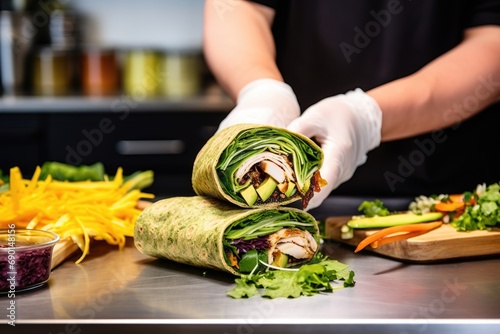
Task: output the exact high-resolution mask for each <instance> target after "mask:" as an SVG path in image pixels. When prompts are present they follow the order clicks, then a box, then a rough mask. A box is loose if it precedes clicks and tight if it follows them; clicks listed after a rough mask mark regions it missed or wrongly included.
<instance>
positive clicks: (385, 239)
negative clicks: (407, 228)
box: [370, 231, 428, 248]
mask: <svg viewBox="0 0 500 334" xmlns="http://www.w3.org/2000/svg"><path fill="white" fill-rule="evenodd" d="M427 232H428V231H415V232H407V233H402V234H397V235H394V236H390V237H383V238H381V239H378V240H376V241H374V242H372V243H371V244H370V246H371V248H377V247H380V246H383V245H385V244H388V243H391V242H395V241H399V240H405V239H410V238H413V237H417V236H419V235H421V234H424V233H427Z"/></svg>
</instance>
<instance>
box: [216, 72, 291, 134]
mask: <svg viewBox="0 0 500 334" xmlns="http://www.w3.org/2000/svg"><path fill="white" fill-rule="evenodd" d="M299 115H300V106H299V103H298V102H297V98H296V97H295V93H294V92H293V90H292V88H291V87H290V86H289V85H287V84H286V83H284V82H281V81H277V80H274V79H258V80H255V81H252V82H250V83H249V84H247V85H246V86H245V87H243V89H242V90H241V91H240V93H239V94H238V99H237V103H236V107H235V108H234V109H233V110H231V112H230V113H229V114H228V115H227V116H226V118H225V119H224V120H223V121H222V122H221V123H220V125H219V128H218V130H217V132H219V131H220V130H222V129H224V128H227V127H229V126H231V125H235V124H241V123H253V124H265V125H272V126H277V127H283V128H285V127H286V126H287V125H288V124H289V123H290V122H291V121H292V120H294V119H295V118H297V117H299Z"/></svg>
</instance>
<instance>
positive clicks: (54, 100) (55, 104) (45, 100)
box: [0, 93, 234, 113]
mask: <svg viewBox="0 0 500 334" xmlns="http://www.w3.org/2000/svg"><path fill="white" fill-rule="evenodd" d="M233 106H234V103H233V102H232V101H231V99H229V98H228V97H227V96H225V95H223V94H218V93H214V94H205V95H199V96H194V97H190V98H183V99H167V98H149V99H144V100H139V99H133V98H132V97H130V96H127V95H120V96H113V97H102V98H100V97H85V96H69V97H38V96H33V97H32V96H20V97H2V98H0V113H6V112H29V113H33V112H37V113H41V112H51V113H52V112H68V111H85V112H102V111H106V110H119V109H124V108H128V110H130V111H134V110H137V111H153V112H154V111H158V112H166V111H176V112H177V111H182V112H189V111H201V110H204V111H228V110H231V108H232V107H233Z"/></svg>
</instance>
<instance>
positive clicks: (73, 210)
mask: <svg viewBox="0 0 500 334" xmlns="http://www.w3.org/2000/svg"><path fill="white" fill-rule="evenodd" d="M39 177H40V168H39V167H37V169H36V170H35V172H34V174H33V176H32V178H31V179H23V177H22V175H21V171H20V170H19V168H18V167H14V168H11V170H10V187H9V188H10V189H9V190H7V191H5V192H3V193H0V228H7V226H8V225H9V224H15V226H16V228H29V229H34V228H36V229H43V230H49V231H52V232H54V233H56V234H58V235H59V237H60V239H61V240H64V239H67V238H71V239H72V240H73V241H74V242H75V243H76V244H77V245H78V247H79V248H80V249H81V251H82V256H81V257H80V258H79V259H78V260H77V263H80V262H81V261H83V259H84V258H85V256H86V255H87V254H88V253H89V247H90V242H91V240H92V239H93V240H105V241H106V242H107V243H108V244H110V245H118V247H119V248H120V249H121V248H123V247H124V245H125V241H126V237H132V236H133V233H134V223H135V220H136V218H137V217H138V216H139V214H140V213H141V210H140V209H138V208H137V207H136V205H137V202H138V201H139V199H141V198H154V195H153V194H148V193H143V192H141V191H139V190H137V189H135V190H131V191H128V190H129V187H128V186H126V187H125V186H124V184H123V171H122V169H121V168H119V169H118V170H117V172H116V175H115V177H114V178H113V180H112V181H110V180H109V179H106V180H104V181H82V182H67V181H56V180H53V179H52V178H51V177H50V175H49V176H48V177H47V178H46V179H45V180H39Z"/></svg>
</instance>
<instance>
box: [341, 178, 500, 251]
mask: <svg viewBox="0 0 500 334" xmlns="http://www.w3.org/2000/svg"><path fill="white" fill-rule="evenodd" d="M499 208H500V183H494V184H491V185H489V186H486V185H485V184H480V185H478V186H477V187H476V189H475V190H473V191H466V192H464V193H462V194H451V195H448V194H440V195H431V196H424V195H422V196H419V197H417V198H415V200H414V201H413V202H411V203H410V205H409V207H408V212H403V213H401V212H391V211H390V210H389V209H387V208H386V207H385V205H384V203H383V202H382V201H380V200H375V201H364V202H362V203H361V205H360V206H359V207H358V211H359V212H360V213H361V215H360V216H355V217H353V219H352V220H350V221H349V222H348V223H347V225H346V226H345V229H344V230H343V233H344V234H346V235H347V234H352V229H354V228H382V230H380V231H377V232H376V233H374V234H371V235H369V236H368V237H366V238H365V239H364V240H362V241H361V242H360V243H359V245H358V247H357V248H356V250H355V252H359V251H360V250H362V249H364V248H365V247H367V246H369V245H370V246H371V247H372V248H377V247H379V246H382V245H384V244H387V243H390V242H395V241H399V240H404V239H409V238H412V237H415V236H418V235H421V234H424V233H427V232H429V231H431V230H433V229H436V228H438V227H440V226H441V225H442V224H443V223H449V224H450V225H451V226H453V227H454V228H455V229H456V230H457V231H459V232H463V231H474V230H488V229H491V228H495V227H500V210H499Z"/></svg>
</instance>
